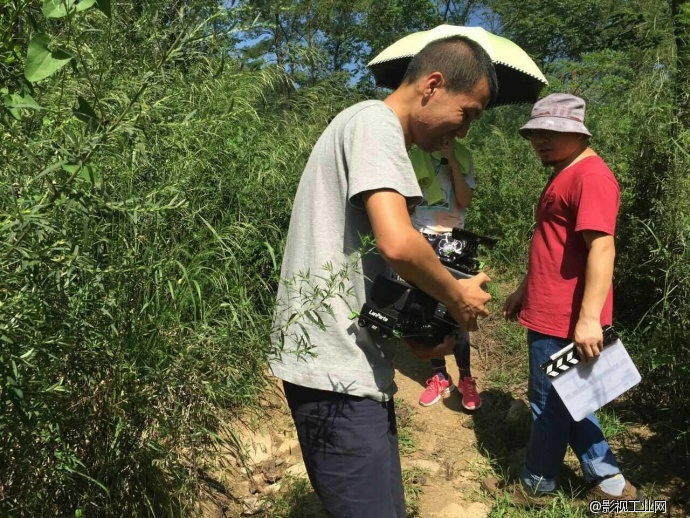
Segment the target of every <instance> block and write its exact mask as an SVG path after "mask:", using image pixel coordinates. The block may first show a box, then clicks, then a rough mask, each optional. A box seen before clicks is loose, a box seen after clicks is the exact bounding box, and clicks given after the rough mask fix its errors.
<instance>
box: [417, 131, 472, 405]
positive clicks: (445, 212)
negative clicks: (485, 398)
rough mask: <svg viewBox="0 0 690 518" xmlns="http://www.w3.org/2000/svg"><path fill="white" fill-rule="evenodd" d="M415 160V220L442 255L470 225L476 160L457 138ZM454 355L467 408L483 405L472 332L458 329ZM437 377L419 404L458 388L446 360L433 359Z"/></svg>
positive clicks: (419, 152)
mask: <svg viewBox="0 0 690 518" xmlns="http://www.w3.org/2000/svg"><path fill="white" fill-rule="evenodd" d="M410 160H411V162H412V165H413V167H414V170H415V174H416V175H417V181H418V182H419V185H420V187H421V189H422V193H423V195H424V200H423V201H422V203H421V204H419V205H417V207H416V208H415V211H414V213H413V214H412V216H411V218H412V224H413V225H414V226H415V228H417V229H418V230H419V231H420V232H421V233H422V235H424V236H425V237H426V238H427V239H428V241H429V243H430V244H431V245H432V246H433V247H434V249H435V250H436V252H437V253H442V252H443V251H444V249H446V248H447V247H453V246H454V241H455V240H454V239H453V237H452V235H451V232H452V230H453V228H463V227H464V225H465V210H466V209H467V208H468V207H469V206H470V203H471V202H472V195H473V194H474V188H475V181H474V164H473V162H472V156H471V155H470V153H469V151H468V150H467V148H466V147H465V146H463V145H462V144H461V143H460V142H459V141H458V140H453V141H449V142H446V145H445V146H443V148H441V151H438V152H435V153H425V152H423V151H422V150H420V149H419V148H413V149H412V150H411V151H410ZM453 356H455V361H456V362H457V364H458V368H459V369H460V381H459V383H458V385H457V388H458V389H459V390H460V392H461V393H462V406H463V407H464V408H466V409H467V410H476V409H478V408H479V407H480V406H481V404H482V402H481V399H480V398H479V394H478V393H477V385H476V382H475V379H474V378H473V377H472V372H471V371H470V335H469V333H468V332H465V331H463V332H459V333H458V334H457V337H456V343H455V347H454V349H453ZM431 368H432V369H433V376H432V377H431V378H430V379H429V380H427V386H426V389H425V390H424V391H423V392H422V394H421V396H420V397H419V404H420V405H422V406H431V405H433V404H434V403H436V402H437V401H439V400H440V399H441V398H442V397H444V396H447V395H448V394H450V392H451V391H453V390H455V388H456V386H455V385H453V380H452V379H451V377H450V375H449V374H448V371H447V370H446V361H445V359H434V360H431Z"/></svg>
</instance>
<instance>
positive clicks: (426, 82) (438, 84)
mask: <svg viewBox="0 0 690 518" xmlns="http://www.w3.org/2000/svg"><path fill="white" fill-rule="evenodd" d="M445 82H446V80H445V78H444V77H443V74H442V73H441V72H432V73H431V74H428V75H427V76H426V77H425V78H424V79H423V80H422V81H420V83H419V85H420V88H421V90H422V95H423V97H425V98H427V99H428V98H430V97H431V96H432V95H433V94H434V92H435V91H436V90H437V89H439V88H443V86H444V85H445Z"/></svg>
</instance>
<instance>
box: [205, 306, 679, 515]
mask: <svg viewBox="0 0 690 518" xmlns="http://www.w3.org/2000/svg"><path fill="white" fill-rule="evenodd" d="M518 331H519V330H518ZM508 332H509V333H510V332H512V331H510V330H509V331H508ZM472 338H473V340H474V342H473V344H474V347H473V348H472V350H471V355H472V370H473V374H474V376H475V377H477V378H478V389H479V392H480V395H481V396H482V403H483V404H482V407H481V408H480V409H479V410H477V411H475V412H468V411H466V410H464V409H463V408H462V406H461V395H460V394H459V393H458V392H453V393H452V394H451V395H450V396H449V397H448V398H445V399H443V400H441V401H439V402H438V403H437V404H435V405H433V406H431V407H427V408H424V407H421V406H419V404H418V400H419V395H420V393H421V391H422V390H423V389H424V387H425V381H426V379H427V378H428V377H430V373H431V370H430V366H429V364H428V363H427V362H422V361H419V360H418V359H416V358H415V357H414V356H413V355H412V354H411V353H410V352H409V351H408V350H406V349H404V348H401V350H400V351H399V353H398V357H397V359H396V363H395V367H396V377H395V379H396V383H397V385H398V394H397V395H396V413H397V414H398V426H399V432H400V449H401V459H402V464H403V473H404V477H405V479H406V487H407V489H408V490H409V491H410V493H411V494H413V498H411V499H410V500H409V504H408V512H409V513H410V516H416V517H419V518H441V517H443V518H456V517H457V518H484V517H487V516H488V515H489V514H490V513H491V514H492V515H494V516H504V515H506V512H507V509H506V506H507V503H506V502H505V501H503V502H497V501H496V500H495V499H494V498H493V497H490V496H488V495H486V494H484V493H483V492H482V491H481V490H480V482H481V480H482V479H483V478H484V477H486V476H487V475H490V474H493V473H497V474H499V475H500V476H502V477H503V476H506V475H507V474H508V473H512V474H513V475H514V474H515V473H516V472H517V471H518V470H519V467H520V465H521V462H522V456H523V454H524V447H525V445H526V444H527V440H528V436H529V425H530V420H531V417H530V412H529V410H528V407H527V405H526V403H525V389H526V371H525V369H526V367H525V366H524V358H523V357H524V354H522V352H523V351H524V349H523V347H524V345H523V341H524V336H523V335H522V334H516V336H515V337H513V342H514V343H513V345H512V346H511V345H510V343H509V342H510V340H511V338H510V336H509V335H508V336H506V335H505V334H504V333H502V332H499V330H498V329H497V322H496V321H495V320H494V319H493V318H492V317H490V318H489V319H487V322H486V323H485V325H484V329H483V331H482V332H480V333H473V337H472ZM511 347H513V349H512V350H513V351H514V352H513V353H511V352H510V350H511ZM518 352H519V353H520V354H518ZM447 367H448V371H449V373H450V374H451V376H452V377H453V380H457V379H458V369H457V366H456V365H455V361H454V359H453V357H452V356H449V357H448V358H447ZM278 386H279V383H276V384H275V387H278ZM621 416H622V418H621ZM600 417H601V419H600V420H601V422H602V425H603V426H604V429H605V435H606V436H607V438H609V442H610V443H611V444H612V446H613V449H614V451H615V452H616V455H617V457H618V458H619V461H620V462H621V465H622V466H623V467H624V470H625V473H626V476H631V477H632V480H633V481H636V483H637V484H638V487H642V488H643V489H644V490H645V492H646V493H645V494H646V495H647V498H650V499H663V500H667V501H668V502H669V511H670V512H669V513H664V514H662V515H663V516H672V517H685V518H687V517H690V484H689V483H688V481H689V480H688V476H687V473H690V471H688V469H690V455H689V454H688V438H687V436H685V435H682V434H681V435H680V436H679V435H678V431H677V430H674V429H672V428H671V427H669V426H668V425H666V424H664V423H663V421H661V420H659V418H658V417H659V414H658V412H657V413H655V411H654V409H651V410H650V409H649V408H648V407H647V408H646V407H641V406H639V405H634V406H631V405H630V403H626V402H625V401H622V402H619V403H617V404H614V405H613V406H612V407H611V408H610V409H609V410H608V413H607V415H604V416H600ZM233 429H234V430H235V432H236V433H237V439H238V442H239V443H240V444H242V445H243V446H244V450H245V453H246V454H247V456H248V461H247V463H246V464H244V465H243V464H241V463H240V462H239V461H238V460H237V458H236V456H234V455H233V453H232V451H228V452H226V453H225V454H223V455H222V457H223V458H224V459H227V462H224V463H222V465H221V466H220V467H216V470H215V471H211V472H209V473H207V476H208V479H209V480H210V481H211V482H212V483H210V484H209V487H210V488H211V489H210V490H209V491H208V495H207V497H205V498H204V499H203V502H202V506H201V507H202V510H203V514H204V516H208V517H214V518H216V517H217V518H220V517H233V518H234V517H238V516H257V517H266V518H323V517H325V516H326V515H325V512H324V511H323V508H322V507H321V504H320V502H319V501H318V498H317V497H316V495H315V494H314V493H313V491H312V489H311V487H310V485H309V483H308V480H307V479H306V471H305V468H304V464H303V462H302V458H301V451H300V449H299V444H298V442H297V440H296V437H295V431H294V426H293V423H292V420H291V418H290V416H289V412H288V410H287V407H286V404H285V401H284V398H283V397H282V394H281V393H280V391H279V390H278V389H277V388H276V390H274V391H273V392H272V393H270V392H269V394H267V397H266V400H265V401H264V402H263V404H262V409H261V411H260V412H258V413H257V415H255V416H254V417H253V418H250V419H249V420H246V421H245V422H244V424H242V425H237V426H233ZM489 459H491V462H490V461H489ZM581 484H582V480H581V477H580V476H579V467H578V463H577V459H575V457H574V456H573V455H572V453H569V454H568V456H567V457H566V464H565V467H564V469H563V472H562V476H561V486H562V487H564V488H571V489H565V491H566V493H567V495H566V498H565V501H568V500H569V499H570V498H572V497H573V496H576V495H577V494H578V493H579V492H580V491H581V490H582V485H581ZM513 511H516V510H515V509H514V510H513ZM513 511H510V513H509V514H508V515H509V516H515V517H519V518H523V517H529V516H534V515H533V514H530V512H529V511H522V512H513ZM553 512H555V514H540V515H539V516H544V517H547V516H548V517H557V516H566V515H567V516H585V514H584V513H583V512H582V511H578V512H576V513H575V512H573V510H572V509H569V508H563V509H562V512H563V513H565V514H562V513H561V510H559V509H554V510H553ZM618 516H621V517H625V516H639V515H638V514H628V513H624V514H620V515H618ZM646 516H650V514H649V513H648V514H646Z"/></svg>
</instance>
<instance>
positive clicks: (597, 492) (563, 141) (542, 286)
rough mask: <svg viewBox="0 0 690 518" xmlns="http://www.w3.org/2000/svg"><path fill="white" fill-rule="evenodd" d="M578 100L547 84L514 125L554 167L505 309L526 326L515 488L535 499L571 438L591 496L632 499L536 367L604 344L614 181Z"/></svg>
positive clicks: (632, 491)
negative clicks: (522, 426) (526, 413)
mask: <svg viewBox="0 0 690 518" xmlns="http://www.w3.org/2000/svg"><path fill="white" fill-rule="evenodd" d="M584 115H585V103H584V101H583V100H582V99H580V98H579V97H575V96H573V95H567V94H551V95H549V96H547V97H545V98H544V99H542V100H540V101H539V102H537V103H536V104H535V105H534V108H533V109H532V116H531V118H530V120H529V122H527V124H525V125H524V126H523V127H522V128H520V134H521V135H522V136H523V137H525V138H527V139H529V140H530V142H531V144H532V147H533V148H534V150H535V151H536V153H537V155H538V156H539V158H540V159H541V161H542V164H544V165H545V166H547V167H552V168H553V174H552V175H551V177H550V178H549V181H548V182H547V184H546V187H545V188H544V191H543V192H542V194H541V197H540V199H539V205H538V208H537V225H536V228H535V231H534V236H533V237H532V244H531V248H530V255H529V264H528V269H527V275H526V276H525V279H524V280H523V282H522V283H521V285H520V287H519V288H518V289H517V290H516V291H515V292H514V293H512V294H511V295H510V296H509V297H508V298H507V300H506V302H505V305H504V308H503V315H504V317H505V318H506V319H508V320H517V319H519V321H520V323H521V324H522V325H523V326H525V327H526V328H527V330H528V334H527V337H528V343H529V366H530V378H529V390H528V397H529V401H530V405H531V407H532V416H533V421H532V431H531V434H530V442H529V445H528V448H527V456H526V459H525V464H524V466H523V469H522V473H521V476H520V478H521V481H522V484H518V485H516V486H514V487H513V488H512V489H513V491H512V495H513V497H514V499H515V500H517V501H518V502H521V503H528V504H529V503H532V504H533V503H540V502H542V501H543V500H544V497H545V496H546V495H548V493H552V492H553V491H554V490H555V488H556V477H557V475H558V472H559V470H560V468H561V466H562V464H563V459H564V457H565V452H566V448H567V446H568V444H570V446H571V448H572V449H573V451H574V452H575V454H576V455H577V457H578V459H579V460H580V464H581V466H582V472H583V474H584V477H585V479H586V481H587V482H588V484H590V485H591V489H590V493H589V494H588V498H589V499H590V500H603V499H608V500H637V499H638V498H639V495H638V491H637V489H636V488H635V487H634V486H632V485H631V484H630V482H628V481H627V480H626V479H625V478H624V477H623V475H622V474H621V471H620V468H619V467H618V463H617V462H616V459H615V457H614V455H613V453H612V452H611V449H610V448H609V445H608V444H607V442H606V440H605V439H604V435H603V433H602V431H601V428H600V427H599V423H598V422H597V420H596V418H595V417H594V415H593V414H592V415H589V416H588V417H587V418H585V419H583V420H582V421H579V422H576V421H574V420H573V419H572V417H571V416H570V413H569V412H568V410H567V409H566V408H565V405H564V404H563V402H562V400H561V398H560V397H559V396H558V394H557V393H556V391H555V390H554V389H553V387H552V385H551V382H550V380H549V378H548V376H546V375H545V374H544V373H543V372H542V371H541V369H540V368H539V367H540V365H541V364H542V363H544V362H545V361H546V360H547V359H548V358H549V357H550V356H551V355H552V354H554V353H555V352H556V351H558V350H559V349H560V348H562V347H563V346H565V345H567V344H568V343H570V342H571V341H574V342H575V346H576V347H577V350H578V352H579V354H580V357H582V358H592V357H594V356H598V355H599V354H600V352H601V350H602V349H603V335H602V326H603V325H606V324H611V316H612V310H613V291H612V284H611V281H612V277H613V262H614V257H615V246H614V238H613V236H614V232H615V229H616V215H617V213H618V207H619V188H618V182H617V181H616V179H615V177H614V176H613V173H612V172H611V170H610V169H609V168H608V167H607V165H606V163H605V162H604V161H603V160H602V159H601V157H599V156H598V155H597V154H596V153H595V152H594V151H593V150H592V149H591V148H590V147H589V137H591V134H590V132H589V131H588V130H587V128H586V127H585V125H584Z"/></svg>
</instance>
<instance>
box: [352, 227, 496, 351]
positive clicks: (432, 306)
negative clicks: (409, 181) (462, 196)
mask: <svg viewBox="0 0 690 518" xmlns="http://www.w3.org/2000/svg"><path fill="white" fill-rule="evenodd" d="M451 238H452V239H451ZM432 241H433V242H432ZM430 244H431V245H432V247H433V248H434V251H435V252H436V255H437V256H438V258H439V260H440V261H441V263H442V264H443V265H444V266H445V267H446V269H447V270H448V271H449V272H450V273H451V274H452V275H453V277H455V278H456V279H469V278H470V277H473V276H474V275H477V274H478V273H479V272H480V270H481V267H482V264H481V263H480V262H479V260H478V259H477V249H478V247H479V246H480V245H483V246H486V247H488V248H492V247H493V246H494V245H495V244H496V240H495V239H492V238H489V237H484V236H479V235H477V234H474V233H472V232H470V231H468V230H464V229H460V228H454V229H453V231H452V232H451V234H450V236H448V235H447V234H439V235H438V236H435V237H434V238H432V240H430ZM355 317H359V320H358V324H359V326H360V327H368V328H369V329H371V330H373V331H376V332H377V333H378V334H379V335H380V336H381V337H382V338H384V339H386V338H391V337H397V338H414V339H415V340H417V341H418V342H419V343H421V344H423V345H428V346H434V345H438V344H440V343H441V342H443V339H444V338H445V337H446V336H447V335H449V334H451V333H452V332H453V331H455V330H457V328H458V327H459V326H458V323H457V322H456V321H455V319H454V318H453V317H452V316H451V315H450V313H449V312H448V309H447V308H446V306H445V305H443V304H441V303H440V302H439V301H437V300H436V299H434V298H432V297H431V296H429V295H427V294H426V293H424V292H423V291H422V290H420V289H418V288H416V287H414V286H413V285H411V284H409V283H408V282H406V281H404V280H402V279H401V278H390V277H386V276H383V275H379V276H377V277H376V278H375V279H374V284H373V286H372V288H371V293H370V294H369V299H368V300H367V302H366V303H365V304H364V305H363V306H362V309H361V311H359V313H357V312H355V313H353V315H352V316H351V318H355Z"/></svg>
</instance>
